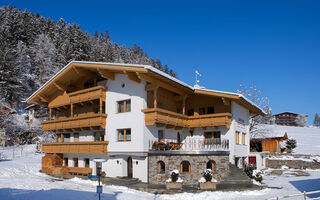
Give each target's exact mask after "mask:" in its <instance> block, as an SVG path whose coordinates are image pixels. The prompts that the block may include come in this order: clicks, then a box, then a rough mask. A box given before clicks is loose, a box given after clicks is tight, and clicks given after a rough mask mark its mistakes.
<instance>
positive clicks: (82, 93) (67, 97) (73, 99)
mask: <svg viewBox="0 0 320 200" xmlns="http://www.w3.org/2000/svg"><path fill="white" fill-rule="evenodd" d="M106 91H107V88H106V87H104V86H95V87H92V88H88V89H84V90H79V91H76V92H71V93H64V94H63V95H61V96H59V97H57V98H56V99H54V100H53V101H52V102H50V103H49V107H50V108H56V107H61V106H67V105H70V104H75V103H81V102H86V101H92V100H96V99H100V98H101V99H102V101H105V99H106Z"/></svg>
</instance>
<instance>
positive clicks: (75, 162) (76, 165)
mask: <svg viewBox="0 0 320 200" xmlns="http://www.w3.org/2000/svg"><path fill="white" fill-rule="evenodd" d="M73 166H74V167H78V158H74V159H73Z"/></svg>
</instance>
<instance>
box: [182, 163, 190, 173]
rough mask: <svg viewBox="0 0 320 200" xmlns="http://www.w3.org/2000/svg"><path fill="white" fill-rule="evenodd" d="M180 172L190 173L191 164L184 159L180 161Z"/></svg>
mask: <svg viewBox="0 0 320 200" xmlns="http://www.w3.org/2000/svg"><path fill="white" fill-rule="evenodd" d="M180 172H181V173H190V172H191V166H190V163H189V162H188V161H186V160H184V161H182V162H181V164H180Z"/></svg>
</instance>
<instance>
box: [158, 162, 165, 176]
mask: <svg viewBox="0 0 320 200" xmlns="http://www.w3.org/2000/svg"><path fill="white" fill-rule="evenodd" d="M161 163H163V165H164V170H162V168H161ZM164 173H166V164H165V163H164V162H163V161H162V160H159V161H158V174H164Z"/></svg>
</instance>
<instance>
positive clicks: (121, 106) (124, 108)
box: [118, 99, 131, 113]
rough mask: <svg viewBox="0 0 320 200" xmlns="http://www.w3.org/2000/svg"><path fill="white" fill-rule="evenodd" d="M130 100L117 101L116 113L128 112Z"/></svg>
mask: <svg viewBox="0 0 320 200" xmlns="http://www.w3.org/2000/svg"><path fill="white" fill-rule="evenodd" d="M130 111H131V100H130V99H129V100H124V101H118V113H123V112H130Z"/></svg>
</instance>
